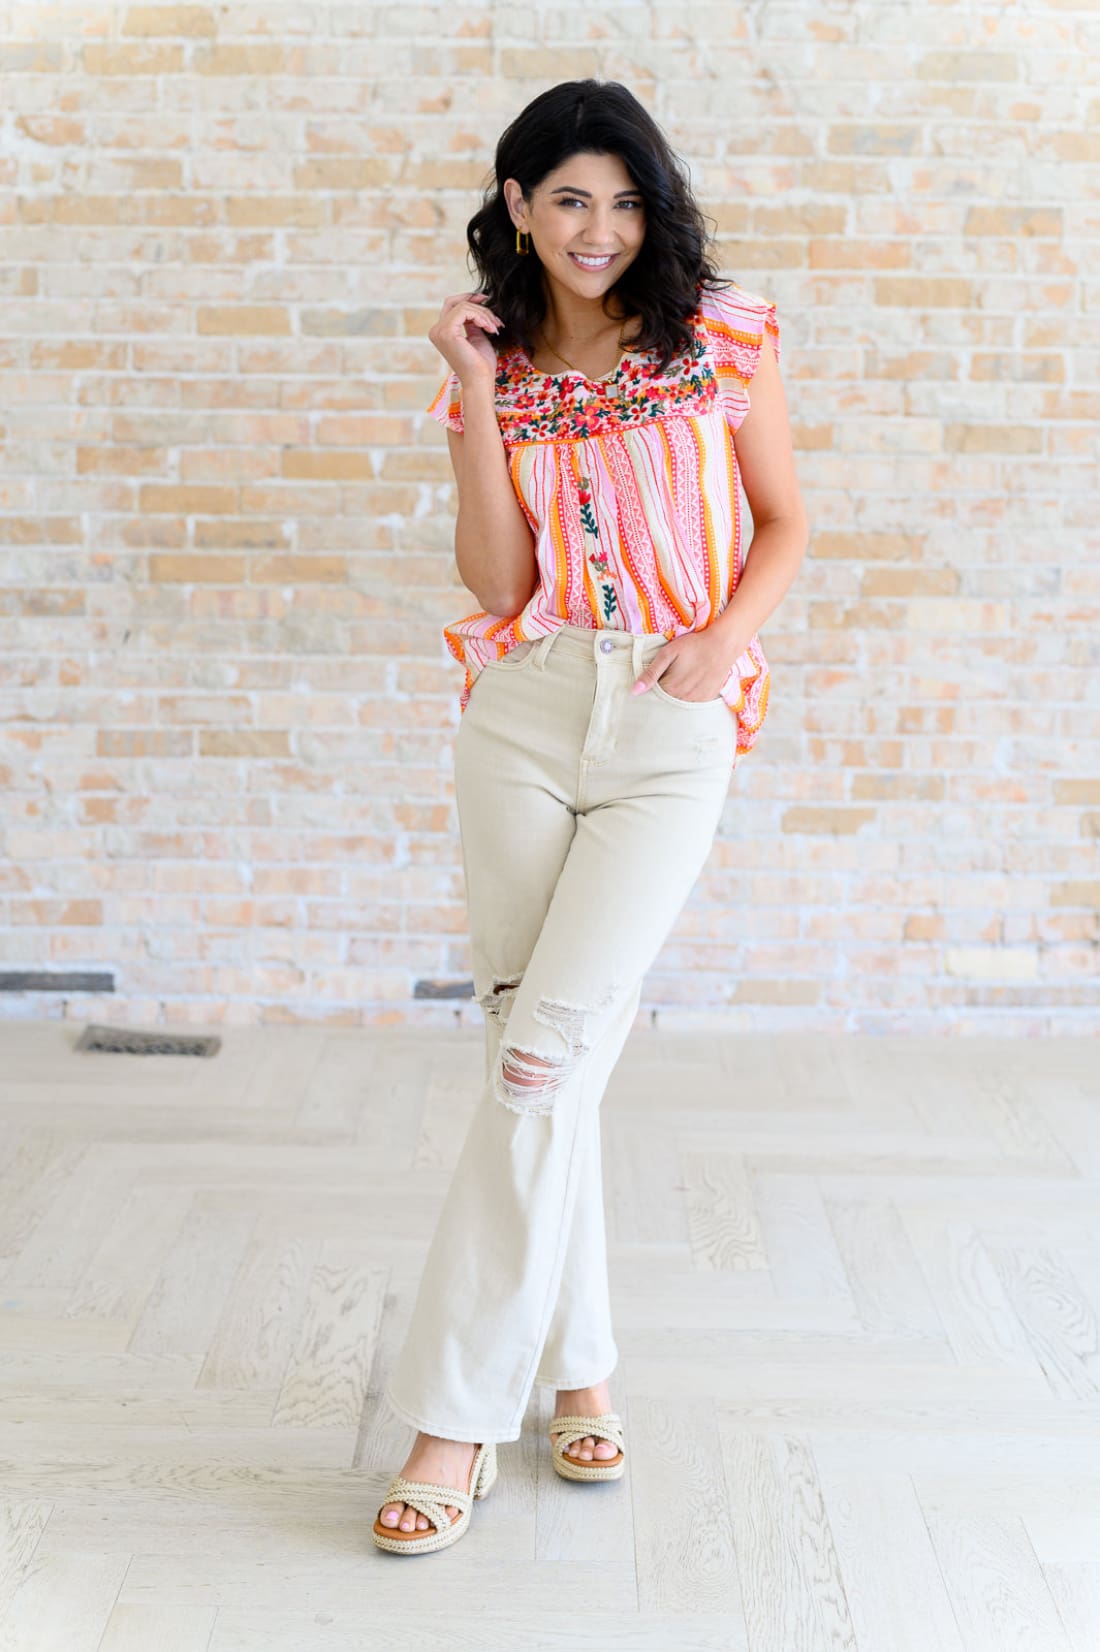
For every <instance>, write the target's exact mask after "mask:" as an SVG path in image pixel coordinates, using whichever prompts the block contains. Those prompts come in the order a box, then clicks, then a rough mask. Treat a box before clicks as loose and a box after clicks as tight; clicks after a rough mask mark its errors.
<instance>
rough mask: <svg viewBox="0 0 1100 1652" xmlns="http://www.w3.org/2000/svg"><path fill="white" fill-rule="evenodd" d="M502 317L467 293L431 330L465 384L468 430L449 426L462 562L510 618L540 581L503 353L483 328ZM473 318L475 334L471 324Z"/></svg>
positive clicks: (477, 588)
mask: <svg viewBox="0 0 1100 1652" xmlns="http://www.w3.org/2000/svg"><path fill="white" fill-rule="evenodd" d="M496 319H497V318H496V317H495V316H494V315H493V313H492V311H491V310H488V309H487V308H486V307H485V305H483V304H477V303H474V302H472V301H471V299H470V298H469V297H467V295H465V294H459V295H456V296H455V297H452V298H448V299H447V300H445V302H444V305H443V309H442V311H441V313H440V318H439V320H438V322H437V323H436V325H435V326H434V327H433V328H432V330H431V332H430V333H429V335H428V336H429V338H430V339H431V341H432V343H433V344H434V345H435V347H436V349H437V350H438V351H439V352H440V354H441V355H442V356H443V358H444V360H445V361H447V363H448V365H449V366H451V367H452V368H454V370H455V372H457V374H458V376H459V381H460V383H461V385H462V424H463V429H462V432H461V433H460V432H458V431H455V430H448V431H447V445H448V447H449V449H450V453H451V464H452V466H453V467H454V473H455V483H456V485H457V488H458V518H457V521H456V523H455V562H456V564H457V566H458V571H459V573H460V574H461V576H462V580H463V583H464V584H465V585H466V586H467V588H468V589H469V590H471V591H472V592H473V594H474V596H475V597H476V598H477V600H478V602H480V604H481V606H482V608H484V610H485V611H486V613H489V614H497V615H500V616H502V617H510V616H511V615H513V614H518V613H519V612H520V610H521V609H522V608H524V607H525V606H526V604H527V602H528V601H529V600H530V597H531V594H532V592H533V591H534V590H535V587H536V585H537V584H538V563H537V561H536V559H535V536H534V534H533V533H532V532H531V527H530V524H529V523H528V521H527V517H526V516H525V515H524V512H523V507H522V506H521V505H520V502H519V500H518V499H517V498H516V495H515V490H514V488H513V487H512V479H511V476H510V475H509V471H508V454H507V450H506V448H505V446H504V442H503V440H502V438H501V434H500V426H499V425H498V424H497V418H496V408H495V386H496V352H495V350H494V349H493V346H492V343H491V342H490V340H489V339H488V338H487V337H486V336H485V333H484V332H483V331H482V328H483V327H485V325H486V324H487V323H491V322H495V321H496ZM468 324H472V325H473V329H474V335H473V337H472V338H468V337H467V334H466V327H467V325H468Z"/></svg>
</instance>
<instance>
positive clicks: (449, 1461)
mask: <svg viewBox="0 0 1100 1652" xmlns="http://www.w3.org/2000/svg"><path fill="white" fill-rule="evenodd" d="M495 171H496V179H497V180H499V187H497V188H495V189H494V190H493V191H492V192H491V193H490V194H489V195H488V196H487V198H486V200H485V203H484V205H483V206H482V208H481V209H480V211H479V212H478V213H477V214H476V215H475V217H474V218H473V219H472V220H471V223H470V225H469V227H468V242H469V245H470V248H471V251H472V253H473V256H474V259H475V261H476V264H477V267H478V274H479V283H480V284H479V289H478V290H477V291H475V292H472V293H459V294H455V295H453V296H452V297H450V298H448V299H447V300H446V301H445V302H444V304H443V307H442V310H441V313H440V316H439V319H438V321H437V322H436V324H435V326H434V327H433V328H432V329H431V332H430V334H429V337H430V338H431V340H432V343H433V344H434V345H435V346H436V348H437V349H438V350H439V352H440V354H441V355H442V356H443V357H444V359H445V360H446V362H447V363H448V366H449V367H450V372H449V374H448V376H447V378H446V379H445V380H444V382H443V384H442V385H441V386H440V388H439V391H438V393H437V394H436V396H435V397H434V398H433V400H432V402H431V404H430V407H429V409H428V411H430V412H431V413H432V415H433V416H434V417H435V418H436V419H438V421H439V422H440V423H441V424H443V425H444V426H445V427H446V429H447V433H448V435H447V440H448V445H449V448H450V453H451V460H452V463H453V465H454V471H455V478H456V482H457V487H458V496H459V508H458V521H457V527H456V535H455V554H456V559H457V563H458V568H459V571H460V573H461V575H462V578H463V580H464V581H465V583H466V584H467V586H468V587H469V588H470V590H471V591H473V592H474V593H475V595H476V596H477V598H478V600H479V601H480V602H481V603H482V604H483V606H482V608H480V609H479V610H478V611H477V612H476V613H473V614H471V615H469V616H468V617H467V618H465V619H463V620H461V621H459V622H456V623H455V624H454V625H452V626H448V627H446V628H445V631H444V635H445V638H446V641H447V645H448V647H449V648H450V650H451V652H452V653H453V654H454V656H455V658H456V659H457V660H459V661H460V662H461V663H462V664H464V665H465V667H466V679H465V683H464V685H463V691H462V696H461V710H462V715H461V717H460V722H459V729H458V733H457V736H456V741H455V794H456V803H457V808H458V814H459V823H460V831H461V837H462V850H463V861H464V869H465V880H466V899H467V908H468V914H469V922H470V935H471V946H472V960H473V974H474V988H475V993H476V996H477V998H478V1001H479V1002H480V1004H481V1006H482V1009H483V1011H484V1014H485V1028H486V1080H485V1088H484V1091H483V1093H482V1096H481V1100H480V1103H479V1105H478V1108H477V1111H476V1113H475V1116H474V1118H473V1121H472V1123H471V1126H470V1130H469V1133H468V1135H467V1137H466V1140H465V1143H464V1145H463V1148H462V1152H461V1154H460V1157H459V1161H458V1164H457V1167H456V1170H455V1174H454V1178H453V1180H452V1182H451V1185H450V1188H449V1190H448V1193H447V1196H446V1199H445V1202H444V1205H443V1209H442V1211H441V1214H440V1217H439V1222H438V1225H437V1227H436V1231H435V1234H434V1237H433V1239H432V1243H431V1246H430V1249H429V1252H428V1256H427V1260H426V1262H425V1266H424V1271H423V1276H422V1278H421V1282H420V1288H419V1291H418V1294H417V1300H416V1303H415V1305H414V1310H413V1314H412V1318H411V1323H410V1325H409V1328H408V1332H407V1335H406V1338H405V1341H404V1344H403V1346H402V1347H401V1349H400V1351H399V1354H398V1357H397V1360H396V1363H395V1367H394V1369H393V1372H392V1374H391V1378H390V1382H389V1384H388V1386H387V1388H386V1391H385V1392H386V1398H387V1399H388V1400H389V1402H390V1404H391V1406H392V1407H393V1409H394V1411H395V1412H396V1413H397V1414H398V1415H399V1416H400V1417H402V1418H403V1419H404V1420H405V1421H406V1422H408V1423H409V1424H411V1426H412V1427H414V1428H415V1429H417V1431H418V1432H417V1436H416V1440H415V1442H414V1445H413V1448H412V1450H411V1452H410V1454H409V1457H408V1459H407V1461H406V1463H405V1465H404V1468H403V1470H402V1471H401V1473H400V1474H399V1475H397V1476H395V1477H394V1479H393V1480H392V1481H391V1483H390V1486H389V1488H388V1491H387V1501H386V1503H385V1504H384V1505H383V1506H382V1508H381V1510H380V1511H379V1516H378V1518H377V1519H376V1520H375V1523H374V1538H375V1542H376V1543H378V1544H379V1546H380V1547H383V1548H387V1549H390V1550H393V1551H395V1552H398V1553H407V1554H415V1553H422V1552H425V1551H427V1550H435V1549H439V1548H443V1547H445V1546H447V1545H448V1544H450V1543H452V1542H454V1541H456V1539H457V1538H458V1537H460V1536H461V1535H462V1533H463V1532H464V1531H465V1529H466V1527H467V1525H468V1523H469V1518H470V1509H471V1507H472V1499H473V1498H474V1497H478V1496H483V1495H484V1494H485V1492H487V1491H488V1489H489V1487H490V1486H491V1485H492V1483H493V1480H494V1479H495V1476H496V1445H497V1442H499V1441H501V1440H514V1439H517V1438H518V1437H519V1434H520V1429H521V1423H522V1419H523V1416H524V1412H525V1410H526V1407H527V1403H528V1400H529V1397H530V1393H531V1387H532V1384H533V1383H534V1382H543V1383H548V1384H551V1385H552V1386H553V1387H554V1388H555V1389H556V1390H557V1400H556V1406H555V1416H554V1420H553V1423H552V1426H551V1435H552V1440H553V1445H552V1451H553V1465H554V1468H555V1469H556V1470H557V1472H558V1473H560V1474H563V1475H564V1476H566V1477H567V1478H570V1479H577V1480H591V1479H611V1478H616V1477H618V1475H620V1474H621V1473H622V1471H623V1466H624V1461H625V1453H624V1445H625V1442H624V1438H623V1432H622V1427H621V1420H620V1418H619V1415H618V1413H616V1412H614V1411H612V1410H610V1409H609V1407H610V1394H609V1389H608V1384H607V1379H608V1377H609V1375H610V1373H611V1372H612V1370H613V1369H614V1367H615V1365H616V1363H617V1357H618V1353H617V1349H616V1346H615V1342H614V1338H613V1335H612V1328H611V1318H610V1306H609V1296H608V1280H607V1258H606V1241H605V1234H604V1219H603V1198H602V1180H601V1170H600V1134H599V1104H600V1099H601V1097H602V1094H603V1091H604V1087H605V1085H606V1083H607V1079H608V1077H609V1076H610V1073H611V1071H612V1069H613V1067H614V1065H615V1062H616V1061H617V1059H618V1056H619V1054H620V1052H621V1050H622V1047H623V1044H624V1042H625V1040H626V1037H627V1035H628V1033H629V1031H630V1028H631V1026H632V1025H633V1022H634V1019H635V1015H636V1013H637V1009H638V1005H639V1001H640V995H641V984H642V979H643V977H644V975H645V973H646V971H647V970H648V968H649V966H650V965H651V963H652V962H653V960H654V959H655V958H656V956H657V954H658V952H659V951H660V949H661V947H662V945H663V943H664V940H665V938H666V936H667V934H668V932H669V929H670V928H671V926H672V924H673V922H674V921H675V919H676V917H677V915H678V914H679V912H680V910H681V909H682V907H683V905H684V903H685V901H686V900H687V897H688V895H689V894H690V892H691V889H692V887H693V885H694V883H695V880H696V879H697V877H698V875H699V872H700V871H701V869H702V867H703V865H704V863H705V861H706V859H707V856H708V854H709V851H710V848H711V845H712V842H713V838H714V834H715V831H716V828H717V826H718V822H719V819H720V817H721V813H722V807H723V804H724V801H725V798H726V795H727V791H728V786H729V778H730V774H731V772H732V771H733V769H734V768H736V766H737V763H738V762H739V761H740V759H741V757H742V756H743V755H744V753H745V752H747V751H748V750H749V749H750V748H751V746H752V745H753V744H754V743H755V740H756V738H757V735H758V733H759V730H760V725H761V723H762V721H763V718H764V714H765V710H766V707H767V697H768V667H767V662H766V661H765V659H764V655H763V652H762V650H761V647H760V644H759V641H758V639H757V636H756V630H757V627H758V626H759V625H760V624H762V623H763V621H764V620H765V619H766V618H767V616H768V615H769V614H770V613H771V612H772V611H773V609H774V608H775V607H776V605H777V604H778V602H779V601H780V599H781V597H782V595H783V593H784V592H785V591H786V589H787V588H788V586H789V585H790V583H791V581H792V580H793V578H794V576H795V573H796V572H797V569H798V566H799V563H800V561H801V558H802V555H803V554H804V550H805V544H806V538H807V523H806V517H805V513H804V510H803V507H802V502H801V498H800V495H799V489H798V483H797V479H796V476H795V469H794V459H793V453H792V447H791V438H790V430H789V426H788V421H787V411H786V404H785V400H784V395H783V388H782V384H781V382H780V379H779V370H778V353H779V326H778V321H777V319H776V314H775V306H774V304H773V303H771V302H770V301H769V300H767V299H763V298H759V297H757V296H755V295H753V294H752V293H750V292H747V291H745V290H744V289H743V288H740V287H736V286H735V287H734V290H733V291H732V292H725V291H723V290H721V288H720V286H719V285H718V283H717V279H716V277H715V274H714V271H713V268H712V266H711V265H710V263H709V262H708V260H707V259H706V257H705V235H704V232H703V227H702V224H703V220H702V218H701V215H700V213H699V210H698V208H697V206H696V205H695V203H694V201H693V199H692V197H691V194H690V191H689V189H688V186H687V184H686V183H685V181H684V178H683V176H682V173H681V169H680V163H679V162H678V161H677V159H676V157H675V156H674V155H673V153H672V152H671V150H670V149H669V146H668V144H667V142H666V140H665V138H664V136H663V135H662V133H661V132H660V130H659V129H658V127H657V126H656V125H655V124H654V122H653V121H652V119H651V118H650V117H649V115H648V114H647V112H646V111H645V109H644V108H643V107H642V105H641V104H640V103H639V102H638V101H637V99H636V98H634V97H633V96H632V94H631V93H630V92H629V91H627V90H626V88H625V87H623V86H620V85H617V84H615V83H610V84H601V83H599V82H597V81H594V80H585V81H571V82H567V83H565V84H563V85H560V86H556V87H553V88H552V89H551V90H549V91H547V92H544V93H543V94H542V95H541V96H539V97H537V98H536V99H535V100H534V101H533V102H532V103H531V104H530V105H529V106H528V107H527V108H526V109H524V111H523V112H522V113H521V114H520V115H519V116H518V118H517V119H516V120H515V121H514V122H513V124H512V125H511V126H510V127H509V128H508V129H507V131H506V132H505V133H504V135H503V137H502V138H501V140H500V143H499V145H498V148H497V153H496V168H495ZM769 340H770V346H771V347H770V348H769V347H768V341H769ZM750 381H751V383H752V391H753V394H752V415H751V419H750V417H749V407H750V402H749V396H748V392H747V386H748V384H749V382H750ZM739 477H740V480H741V481H743V483H744V487H745V493H746V495H747V497H748V500H749V504H750V506H751V509H752V516H753V525H754V534H753V541H752V548H753V554H752V557H751V559H750V560H749V561H748V563H747V566H746V568H745V570H744V571H742V560H741V534H740V499H739V492H738V479H739Z"/></svg>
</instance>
